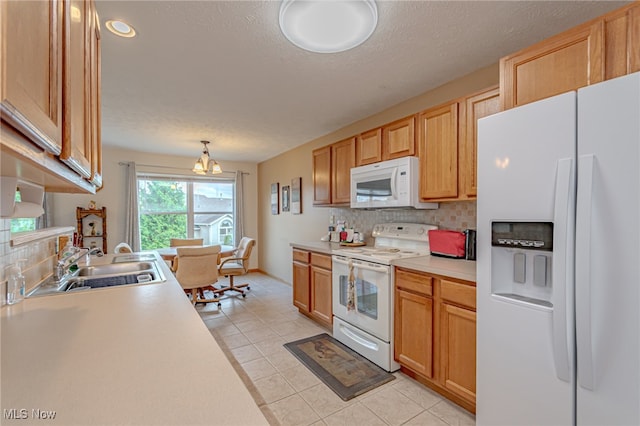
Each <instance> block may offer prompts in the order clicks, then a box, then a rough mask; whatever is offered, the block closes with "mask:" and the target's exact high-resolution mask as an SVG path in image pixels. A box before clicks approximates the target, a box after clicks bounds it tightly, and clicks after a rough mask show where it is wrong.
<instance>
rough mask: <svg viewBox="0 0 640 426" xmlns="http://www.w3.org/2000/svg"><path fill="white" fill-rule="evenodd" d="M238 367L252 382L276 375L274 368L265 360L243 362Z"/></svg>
mask: <svg viewBox="0 0 640 426" xmlns="http://www.w3.org/2000/svg"><path fill="white" fill-rule="evenodd" d="M240 366H241V367H242V369H243V370H244V371H245V372H246V373H247V376H249V378H251V380H252V381H254V382H255V381H256V380H258V379H262V378H263V377H269V376H272V375H274V374H276V373H277V370H276V369H275V367H274V366H273V365H271V364H270V363H269V361H267V360H266V359H265V358H260V359H255V360H253V361H249V362H245V363H242V364H240Z"/></svg>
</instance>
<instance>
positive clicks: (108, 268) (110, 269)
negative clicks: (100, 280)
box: [77, 262, 155, 277]
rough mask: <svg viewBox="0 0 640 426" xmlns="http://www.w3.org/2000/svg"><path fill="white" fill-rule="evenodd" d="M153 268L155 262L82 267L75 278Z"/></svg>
mask: <svg viewBox="0 0 640 426" xmlns="http://www.w3.org/2000/svg"><path fill="white" fill-rule="evenodd" d="M154 268H155V262H154V263H151V262H129V263H110V264H107V265H97V266H82V267H80V268H79V269H78V273H77V276H79V277H88V276H94V275H115V274H126V273H129V272H140V271H147V270H150V269H154Z"/></svg>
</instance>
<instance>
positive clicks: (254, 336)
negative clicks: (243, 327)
mask: <svg viewBox="0 0 640 426" xmlns="http://www.w3.org/2000/svg"><path fill="white" fill-rule="evenodd" d="M242 334H244V335H245V337H246V338H247V339H249V341H250V342H251V343H257V342H262V341H264V340H273V339H277V338H279V337H280V336H278V335H277V334H276V333H275V332H274V331H273V330H271V329H270V328H269V327H260V328H254V329H253V330H249V331H243V332H242Z"/></svg>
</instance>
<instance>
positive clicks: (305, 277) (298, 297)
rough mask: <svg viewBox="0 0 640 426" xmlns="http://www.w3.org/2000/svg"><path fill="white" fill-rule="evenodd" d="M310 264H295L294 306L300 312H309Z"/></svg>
mask: <svg viewBox="0 0 640 426" xmlns="http://www.w3.org/2000/svg"><path fill="white" fill-rule="evenodd" d="M309 270H310V267H309V264H308V263H301V262H296V261H294V262H293V304H294V306H296V307H297V308H298V309H299V310H301V311H304V312H309V306H310V300H311V294H310V292H309Z"/></svg>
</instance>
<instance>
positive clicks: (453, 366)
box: [394, 268, 476, 413]
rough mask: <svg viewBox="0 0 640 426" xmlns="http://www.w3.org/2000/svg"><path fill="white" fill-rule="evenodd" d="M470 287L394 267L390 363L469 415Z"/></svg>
mask: <svg viewBox="0 0 640 426" xmlns="http://www.w3.org/2000/svg"><path fill="white" fill-rule="evenodd" d="M475 297H476V288H475V283H473V282H470V281H462V280H457V279H452V278H448V277H444V276H439V275H432V274H427V273H423V272H417V271H411V270H406V269H402V268H396V274H395V317H394V320H395V323H394V324H395V325H394V331H395V343H394V358H395V360H396V361H397V362H398V363H400V365H401V369H402V371H403V372H404V373H406V374H407V375H409V376H410V377H413V378H414V379H416V380H418V381H419V382H421V383H423V384H425V385H426V386H428V387H430V388H431V389H433V390H435V391H436V392H438V393H440V394H441V395H443V396H445V397H447V398H449V399H450V400H452V401H453V402H455V403H457V404H459V405H460V406H462V407H464V408H465V409H467V410H469V411H471V412H473V413H475V403H476V312H475V309H476V308H475Z"/></svg>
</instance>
